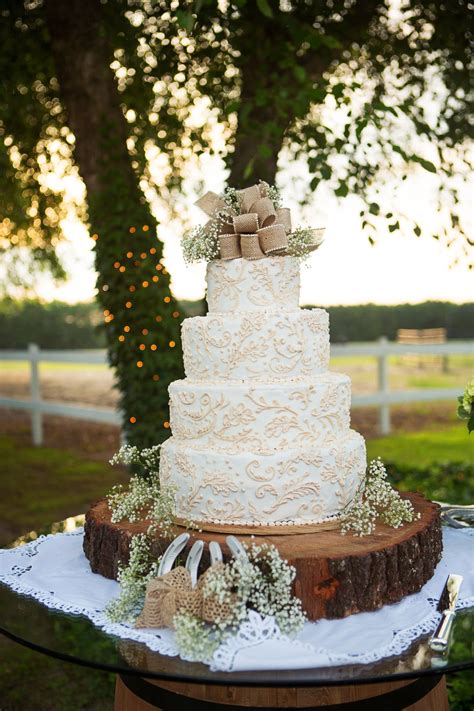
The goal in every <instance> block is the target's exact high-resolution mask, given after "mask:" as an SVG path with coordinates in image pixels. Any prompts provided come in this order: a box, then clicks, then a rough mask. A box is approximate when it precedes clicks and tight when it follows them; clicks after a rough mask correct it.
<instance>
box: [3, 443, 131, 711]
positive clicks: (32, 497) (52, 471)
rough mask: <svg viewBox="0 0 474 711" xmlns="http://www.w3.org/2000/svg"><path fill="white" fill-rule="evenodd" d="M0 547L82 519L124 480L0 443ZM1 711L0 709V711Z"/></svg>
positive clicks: (52, 454)
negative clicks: (43, 528) (66, 521)
mask: <svg viewBox="0 0 474 711" xmlns="http://www.w3.org/2000/svg"><path fill="white" fill-rule="evenodd" d="M0 461H1V462H2V472H3V475H2V496H1V497H0V545H5V544H7V543H8V542H9V540H11V539H13V538H14V537H16V535H19V534H21V533H23V532H25V531H28V530H31V529H35V528H37V527H41V526H42V525H44V524H46V523H48V522H51V521H58V520H62V519H64V518H66V517H67V516H71V515H75V514H78V513H82V512H83V511H84V510H85V509H86V508H87V507H88V505H89V504H90V502H91V501H94V500H95V499H98V498H101V497H102V496H104V494H106V493H107V491H109V490H110V488H111V487H112V486H113V484H114V483H116V481H117V479H122V480H123V478H124V474H123V472H121V471H120V470H118V469H113V468H112V467H111V466H110V465H109V464H108V463H107V462H102V461H93V460H90V459H89V460H88V459H85V458H82V457H80V456H78V455H77V454H74V453H72V452H68V451H65V450H59V449H49V448H47V447H25V446H19V445H18V444H16V443H15V442H14V441H13V439H11V438H9V437H4V436H2V437H0ZM0 708H1V707H0Z"/></svg>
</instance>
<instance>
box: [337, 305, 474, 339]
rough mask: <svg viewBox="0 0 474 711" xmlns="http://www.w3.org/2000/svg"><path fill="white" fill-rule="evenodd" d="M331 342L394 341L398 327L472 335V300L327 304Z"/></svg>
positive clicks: (468, 336)
mask: <svg viewBox="0 0 474 711" xmlns="http://www.w3.org/2000/svg"><path fill="white" fill-rule="evenodd" d="M327 310H328V311H329V321H330V327H331V341H332V342H333V343H345V342H352V341H373V340H375V339H376V338H379V337H380V336H386V337H387V338H388V339H389V340H395V338H396V335H397V330H398V329H399V328H417V329H418V328H446V330H447V337H448V338H465V339H469V338H474V303H467V304H453V303H449V302H446V301H425V302H424V303H422V304H397V305H395V306H384V305H381V304H360V305H357V306H330V307H328V308H327Z"/></svg>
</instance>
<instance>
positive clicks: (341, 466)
mask: <svg viewBox="0 0 474 711" xmlns="http://www.w3.org/2000/svg"><path fill="white" fill-rule="evenodd" d="M206 279H207V302H208V307H209V312H208V314H207V315H206V316H204V317H201V316H198V317H194V318H188V319H186V320H185V321H184V322H183V326H182V341H183V352H184V367H185V373H186V378H185V379H183V380H177V381H175V382H173V383H171V385H170V387H169V395H170V424H171V431H172V436H171V437H170V438H169V439H168V440H167V441H166V442H164V444H163V445H162V448H161V463H160V480H161V483H162V485H172V486H173V487H174V488H175V491H176V514H177V517H178V519H183V520H187V521H189V520H192V521H196V522H199V523H200V524H202V525H203V527H205V525H206V523H207V524H213V525H220V524H226V525H228V524H233V525H246V526H262V525H267V526H268V525H271V526H278V525H280V526H281V525H302V524H316V523H319V522H322V521H325V520H327V519H331V518H333V517H337V516H339V515H340V514H341V513H342V512H343V511H344V510H345V509H346V507H348V505H349V504H350V503H351V502H352V501H353V499H354V497H355V495H356V492H357V490H358V488H359V486H360V484H361V482H362V481H363V478H364V475H365V471H366V452H365V442H364V439H363V437H362V436H361V435H360V434H358V433H357V432H355V431H354V430H351V429H350V379H349V377H348V376H346V375H342V374H339V373H333V372H330V371H329V370H328V365H329V319H328V314H327V312H326V311H323V310H322V309H311V310H310V309H301V308H299V290H300V263H299V260H298V259H297V258H296V257H293V256H287V255H286V256H281V255H278V256H265V258H261V259H258V260H257V259H246V258H242V257H240V258H235V259H230V260H222V259H216V260H213V261H211V262H210V263H209V264H208V266H207V275H206Z"/></svg>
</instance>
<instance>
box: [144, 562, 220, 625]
mask: <svg viewBox="0 0 474 711" xmlns="http://www.w3.org/2000/svg"><path fill="white" fill-rule="evenodd" d="M221 565H222V564H217V565H216V566H213V567H212V568H209V569H208V570H207V571H206V572H205V573H204V574H203V575H201V577H200V578H199V580H198V583H197V585H196V587H194V588H193V586H192V582H191V576H190V575H189V573H188V571H187V570H186V569H185V568H183V567H182V566H179V567H178V568H174V569H173V570H171V571H170V572H169V573H166V574H165V575H161V576H160V577H159V578H154V579H153V580H150V581H149V582H148V584H147V587H146V595H145V604H144V606H143V610H142V612H141V613H140V616H139V617H138V619H137V621H136V622H135V627H173V618H174V617H175V615H176V614H178V613H179V612H187V613H189V614H190V615H193V616H195V617H198V618H200V619H201V620H204V622H216V621H225V620H227V619H229V618H230V616H231V613H232V609H231V607H230V606H229V605H227V604H226V603H219V602H217V600H216V598H215V597H213V596H211V597H209V596H205V595H204V594H203V587H204V584H205V581H206V577H207V575H208V573H209V571H210V570H214V571H215V570H216V568H217V566H219V567H220V566H221Z"/></svg>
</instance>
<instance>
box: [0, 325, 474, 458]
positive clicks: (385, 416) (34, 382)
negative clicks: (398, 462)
mask: <svg viewBox="0 0 474 711" xmlns="http://www.w3.org/2000/svg"><path fill="white" fill-rule="evenodd" d="M412 353H417V354H425V355H441V356H450V355H455V354H461V355H462V354H471V355H474V341H448V342H447V343H440V344H436V345H419V346H413V345H408V344H402V343H393V342H391V341H388V340H387V339H386V338H380V339H379V340H378V341H374V342H370V343H348V344H344V345H342V344H334V345H332V346H331V358H338V357H344V356H349V357H350V356H371V357H373V358H376V359H377V364H378V367H377V382H378V389H377V392H375V393H370V394H367V395H354V396H353V397H352V406H353V407H368V406H377V407H378V408H379V427H380V432H381V433H382V434H389V433H390V405H399V404H403V403H410V402H427V401H428V402H429V401H431V402H432V401H435V400H452V401H453V402H454V400H455V399H456V397H457V396H458V395H459V394H460V393H461V390H462V387H463V385H464V383H461V384H460V386H459V387H458V388H430V389H417V390H395V391H391V390H390V389H389V360H388V358H389V356H392V355H397V356H402V355H406V354H412ZM2 360H4V361H12V360H17V361H28V362H29V364H30V395H31V397H30V399H29V400H20V399H16V398H9V397H1V396H0V407H4V408H11V409H16V410H28V411H29V412H31V429H32V439H33V443H34V444H35V445H41V444H42V443H43V415H57V416H60V417H72V418H75V419H79V420H87V421H89V422H107V423H109V424H115V425H120V424H121V416H120V413H119V412H117V411H116V410H113V409H112V408H105V407H103V408H101V407H83V406H79V405H65V404H63V403H62V402H53V401H51V400H43V399H42V398H41V388H40V378H39V364H40V363H41V362H43V363H44V362H47V363H80V364H84V365H89V364H95V363H107V355H106V352H105V350H90V351H87V350H74V351H59V350H58V351H54V350H40V349H39V348H38V346H37V345H35V344H30V346H29V347H28V350H27V351H8V350H4V351H0V361H2Z"/></svg>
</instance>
